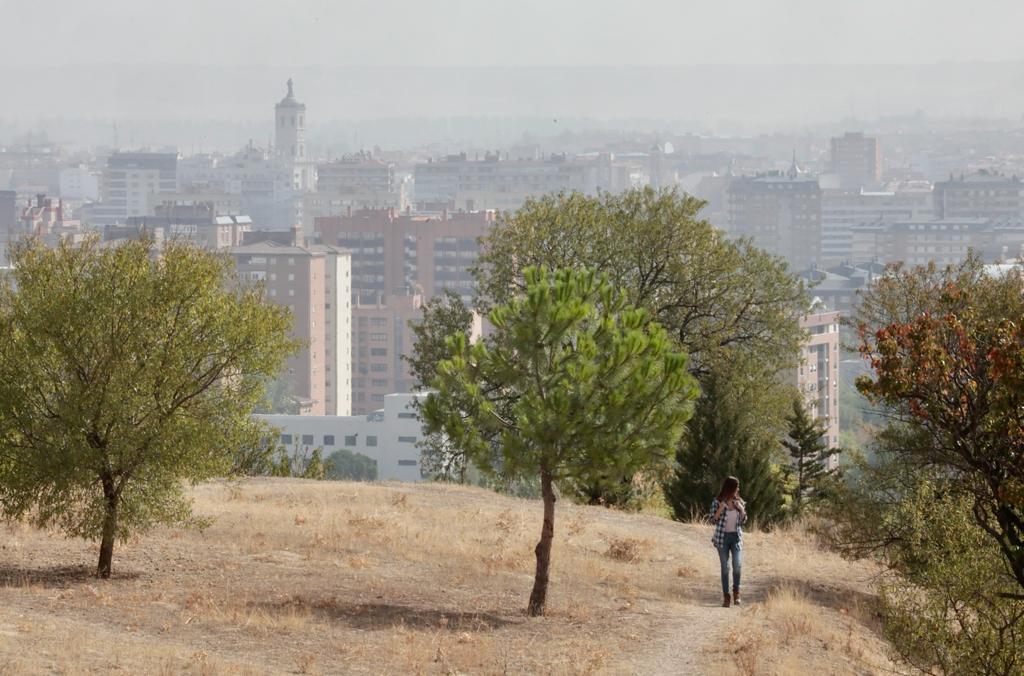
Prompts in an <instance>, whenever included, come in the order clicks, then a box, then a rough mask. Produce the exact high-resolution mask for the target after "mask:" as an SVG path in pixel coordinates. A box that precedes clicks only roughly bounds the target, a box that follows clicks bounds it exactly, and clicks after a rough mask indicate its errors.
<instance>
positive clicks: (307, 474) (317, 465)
mask: <svg viewBox="0 0 1024 676" xmlns="http://www.w3.org/2000/svg"><path fill="white" fill-rule="evenodd" d="M326 474H327V468H326V467H325V465H324V450H323V449H322V448H319V447H318V448H316V449H314V450H313V453H312V455H310V456H309V460H307V461H306V463H305V467H303V468H302V478H303V479H317V480H322V479H323V478H324V477H325V475H326Z"/></svg>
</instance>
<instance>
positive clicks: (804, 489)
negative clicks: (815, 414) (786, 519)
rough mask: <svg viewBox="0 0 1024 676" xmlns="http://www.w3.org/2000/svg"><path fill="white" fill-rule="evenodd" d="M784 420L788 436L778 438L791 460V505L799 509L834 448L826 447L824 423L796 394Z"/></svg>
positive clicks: (820, 477)
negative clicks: (791, 410) (780, 439)
mask: <svg viewBox="0 0 1024 676" xmlns="http://www.w3.org/2000/svg"><path fill="white" fill-rule="evenodd" d="M786 421H787V422H788V423H789V431H788V438H785V439H783V440H782V446H783V447H784V448H785V449H786V450H787V451H789V456H790V458H791V459H792V461H793V462H792V469H791V472H792V475H793V479H794V481H795V484H794V485H793V489H792V490H793V507H794V511H795V512H796V513H799V512H800V510H801V509H802V508H803V505H804V501H805V499H806V498H808V497H810V496H811V495H813V494H814V493H815V492H816V490H817V488H818V487H819V486H820V485H821V484H822V482H823V481H824V480H825V478H826V476H827V474H828V469H827V465H826V462H827V460H828V457H829V456H830V455H832V454H834V453H837V452H838V451H837V450H835V449H829V446H828V443H827V442H826V430H825V425H824V424H823V423H822V422H821V421H820V420H815V419H814V418H812V417H811V416H810V414H809V413H808V412H807V407H806V406H805V405H804V403H803V401H801V399H800V398H799V397H797V398H794V399H793V412H792V413H791V414H790V416H789V417H788V418H787V419H786Z"/></svg>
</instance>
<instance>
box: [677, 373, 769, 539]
mask: <svg viewBox="0 0 1024 676" xmlns="http://www.w3.org/2000/svg"><path fill="white" fill-rule="evenodd" d="M738 391H739V388H733V387H729V386H727V385H726V384H725V383H723V382H722V380H721V378H719V377H714V376H712V377H709V378H707V379H706V382H705V384H704V390H703V393H702V395H701V397H700V399H699V400H698V401H697V406H696V409H695V410H694V414H693V417H692V418H691V419H690V421H689V423H688V425H687V431H686V434H685V436H684V437H683V439H682V440H681V441H680V443H679V446H678V449H677V451H676V467H675V470H674V471H673V473H672V475H671V477H670V478H669V480H668V481H667V482H666V484H665V486H664V490H665V498H666V500H667V501H668V503H669V505H670V506H671V507H672V511H673V513H674V515H675V518H676V519H679V520H680V521H685V520H689V519H691V518H693V517H694V516H699V515H703V514H704V511H705V510H706V509H707V507H708V503H709V501H710V500H711V498H712V497H713V496H714V495H715V493H716V492H717V491H718V489H719V487H720V486H721V485H722V479H723V478H724V477H726V476H728V475H732V476H735V477H736V478H738V479H739V481H740V492H741V494H742V495H743V499H744V500H745V501H746V502H747V512H748V514H749V516H750V518H751V520H753V521H756V522H757V523H759V524H761V525H771V524H773V523H776V522H778V521H780V520H781V519H782V518H783V516H784V515H785V512H784V504H785V487H784V484H783V476H782V471H781V469H780V467H779V466H778V463H776V462H775V461H774V457H773V456H774V453H775V450H776V446H775V439H774V437H773V436H772V430H771V429H767V430H765V429H758V428H757V427H755V426H756V425H758V424H759V421H754V420H751V416H750V415H749V414H747V413H746V411H748V410H749V409H748V408H747V407H745V406H744V405H743V404H742V403H741V402H738V401H737V400H736V398H735V396H734V395H735V394H736V393H737V392H738Z"/></svg>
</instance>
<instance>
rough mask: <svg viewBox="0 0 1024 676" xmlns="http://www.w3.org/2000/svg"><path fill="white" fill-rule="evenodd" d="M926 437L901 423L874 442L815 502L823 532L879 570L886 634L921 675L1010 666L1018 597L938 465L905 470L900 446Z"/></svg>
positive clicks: (1018, 634)
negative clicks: (829, 495) (826, 528)
mask: <svg viewBox="0 0 1024 676" xmlns="http://www.w3.org/2000/svg"><path fill="white" fill-rule="evenodd" d="M927 444H928V439H927V437H926V436H925V435H923V434H921V433H920V432H919V431H915V430H914V429H912V428H908V427H906V426H901V427H892V428H890V429H888V430H886V431H885V432H884V433H883V434H882V435H880V436H879V438H878V440H877V442H876V446H877V447H876V449H875V451H876V452H875V454H874V457H875V458H876V460H875V462H872V463H868V462H866V461H865V460H863V459H859V458H858V459H855V463H854V467H855V471H851V472H849V473H847V481H846V483H845V485H844V486H843V487H842V488H841V489H840V490H839V491H838V492H837V494H836V495H835V496H834V497H833V499H831V500H830V501H828V502H827V503H825V506H824V507H825V510H826V514H827V515H829V516H831V517H832V522H833V523H834V524H835V528H834V530H833V531H832V532H831V533H829V536H830V539H831V541H832V542H833V544H836V545H838V546H839V547H840V549H841V550H842V551H843V552H844V553H845V554H847V555H852V556H865V555H871V556H874V557H876V558H877V559H878V560H879V561H880V562H882V563H883V564H884V565H885V566H886V569H887V570H888V571H889V573H888V574H887V575H886V576H884V578H883V581H882V583H881V584H880V588H879V592H880V594H879V596H880V600H881V603H880V612H881V613H882V619H883V621H884V622H883V626H884V628H885V634H886V637H887V638H888V639H889V640H890V641H891V644H892V647H893V650H894V651H895V652H896V653H897V655H898V656H899V657H900V658H902V659H903V660H905V661H906V662H907V663H909V664H910V665H912V666H914V667H915V668H916V669H918V670H920V671H922V672H924V673H929V674H939V673H945V674H978V675H981V674H1007V675H1009V674H1019V673H1021V670H1022V669H1024V663H1022V656H1024V605H1022V604H1021V603H1020V601H1018V600H1015V599H1013V598H1011V597H1012V596H1013V593H1014V592H1015V589H1016V582H1015V580H1014V578H1013V576H1012V575H1011V574H1010V573H1009V571H1008V568H1007V566H1006V564H1005V561H1004V559H1003V557H1002V554H1001V552H1000V549H999V546H998V544H997V543H996V542H995V541H994V540H993V539H992V538H991V537H989V536H988V535H987V534H986V533H985V531H984V530H983V529H981V528H980V527H978V525H977V523H976V522H975V520H974V515H973V507H972V500H971V499H970V498H969V497H968V496H967V495H965V494H964V493H963V492H962V491H960V490H958V489H957V487H956V482H955V481H951V480H950V478H949V477H948V476H943V475H942V473H940V472H936V471H932V470H926V469H921V468H918V469H915V468H913V467H912V466H910V465H908V464H907V462H906V459H905V452H906V449H907V448H909V447H919V446H922V445H927Z"/></svg>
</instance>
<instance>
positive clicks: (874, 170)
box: [829, 132, 882, 189]
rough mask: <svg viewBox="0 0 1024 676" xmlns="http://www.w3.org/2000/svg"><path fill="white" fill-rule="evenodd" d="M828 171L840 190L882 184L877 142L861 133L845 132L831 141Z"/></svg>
mask: <svg viewBox="0 0 1024 676" xmlns="http://www.w3.org/2000/svg"><path fill="white" fill-rule="evenodd" d="M829 171H830V173H833V174H836V175H837V176H838V177H839V181H840V186H841V187H843V188H852V189H860V188H864V187H868V188H870V187H873V186H874V185H875V184H877V183H878V182H879V181H881V180H882V149H881V146H879V144H878V139H876V138H872V137H870V136H865V135H864V134H863V133H862V132H846V133H845V134H843V135H842V136H839V137H833V138H832V153H831V156H830V157H829Z"/></svg>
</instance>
